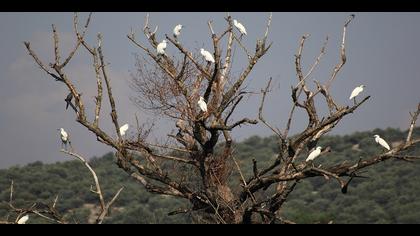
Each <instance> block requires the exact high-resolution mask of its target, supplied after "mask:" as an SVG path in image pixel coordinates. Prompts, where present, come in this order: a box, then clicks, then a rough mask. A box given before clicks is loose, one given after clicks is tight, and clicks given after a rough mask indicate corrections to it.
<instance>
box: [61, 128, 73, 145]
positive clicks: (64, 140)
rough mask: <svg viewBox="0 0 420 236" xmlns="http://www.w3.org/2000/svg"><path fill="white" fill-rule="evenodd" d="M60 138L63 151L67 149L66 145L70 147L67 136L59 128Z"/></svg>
mask: <svg viewBox="0 0 420 236" xmlns="http://www.w3.org/2000/svg"><path fill="white" fill-rule="evenodd" d="M59 130H60V138H61V148H63V145H64V147H65V149H67V143H69V144H70V145H71V142H70V137H69V134H68V133H67V132H66V131H65V130H64V129H63V128H60V129H59Z"/></svg>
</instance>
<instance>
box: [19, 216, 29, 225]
mask: <svg viewBox="0 0 420 236" xmlns="http://www.w3.org/2000/svg"><path fill="white" fill-rule="evenodd" d="M28 220H29V215H24V216H22V217H21V218H20V219H19V220H18V222H17V223H18V224H20V225H24V224H26V221H28Z"/></svg>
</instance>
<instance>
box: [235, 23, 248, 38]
mask: <svg viewBox="0 0 420 236" xmlns="http://www.w3.org/2000/svg"><path fill="white" fill-rule="evenodd" d="M233 24H234V25H235V27H236V28H237V29H238V30H239V32H241V34H245V35H246V29H245V26H243V25H242V24H241V23H240V22H238V21H237V20H233Z"/></svg>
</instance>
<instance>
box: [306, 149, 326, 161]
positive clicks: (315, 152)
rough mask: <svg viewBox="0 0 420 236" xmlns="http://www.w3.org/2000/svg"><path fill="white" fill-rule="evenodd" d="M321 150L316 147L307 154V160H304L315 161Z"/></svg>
mask: <svg viewBox="0 0 420 236" xmlns="http://www.w3.org/2000/svg"><path fill="white" fill-rule="evenodd" d="M321 149H322V147H316V149H315V150H313V151H312V152H311V153H310V154H309V156H308V158H306V162H308V161H313V160H315V158H317V157H318V156H319V155H320V154H321Z"/></svg>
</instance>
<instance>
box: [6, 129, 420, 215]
mask: <svg viewBox="0 0 420 236" xmlns="http://www.w3.org/2000/svg"><path fill="white" fill-rule="evenodd" d="M374 134H379V135H380V136H381V137H383V138H384V139H386V140H387V141H388V143H390V144H391V146H393V145H396V142H398V141H401V140H404V138H405V135H406V132H402V131H399V130H396V129H386V130H379V129H376V130H373V131H370V132H356V133H354V134H351V135H344V136H325V137H323V138H322V139H321V140H320V142H319V145H321V146H322V147H327V146H330V147H331V148H332V150H333V151H332V152H331V153H329V154H327V155H324V156H321V157H319V158H318V159H316V160H315V164H316V165H319V164H322V165H323V166H328V165H330V164H333V163H338V162H340V161H343V160H349V161H352V162H357V160H358V159H359V158H367V157H370V156H372V155H375V154H378V153H381V152H382V151H383V149H382V148H381V147H380V146H379V145H377V144H376V143H375V142H374V139H373V135H374ZM413 135H414V137H419V136H420V128H417V129H415V132H414V134H413ZM276 149H277V147H276V141H275V139H274V138H273V137H265V138H261V137H258V136H252V137H250V138H248V139H246V140H244V141H243V142H241V143H237V144H236V152H237V160H238V162H239V165H240V167H241V169H242V171H243V172H244V175H245V178H247V177H250V176H251V175H252V159H253V158H255V159H256V160H257V161H258V166H259V168H263V167H265V166H267V165H269V163H270V161H271V160H273V159H274V158H275V151H276ZM412 152H413V153H414V154H417V155H420V148H417V149H416V150H413V151H412ZM63 158H64V157H63ZM304 158H305V157H303V156H302V157H301V159H300V160H302V161H303V160H304ZM114 162H115V159H114V157H113V155H112V154H107V155H105V156H103V157H100V158H92V159H91V165H92V167H93V168H94V169H95V171H96V172H97V174H98V176H99V179H100V182H101V185H102V188H103V191H104V194H105V199H106V200H109V199H110V198H112V196H113V194H115V192H116V191H117V190H118V189H119V188H120V187H121V186H124V187H125V189H124V190H123V192H122V193H121V195H120V197H119V198H118V200H117V201H116V202H115V204H114V208H113V209H112V211H111V215H110V217H108V218H106V220H105V221H104V222H105V223H192V222H194V220H193V217H192V216H191V215H189V214H179V215H175V216H168V215H167V213H168V212H171V211H174V210H176V209H179V208H182V207H184V208H185V207H187V206H188V202H187V201H184V200H182V199H176V198H173V197H166V196H160V195H155V194H150V193H148V192H146V191H145V190H144V189H143V188H142V186H141V185H139V184H138V183H136V182H134V181H133V180H132V179H130V177H129V176H127V174H126V173H125V172H123V171H122V170H120V169H119V168H118V167H117V166H116V165H115V163H114ZM232 175H234V177H233V178H232V179H233V182H232V185H233V186H238V187H240V186H239V183H240V182H239V181H240V177H239V174H238V173H237V171H236V169H235V171H234V172H233V173H232ZM363 175H364V176H368V177H369V178H358V179H354V180H353V181H352V183H351V184H350V187H349V190H348V193H347V194H342V193H341V190H340V187H339V186H338V184H337V182H336V181H335V180H329V181H327V180H326V179H324V178H322V177H317V178H312V179H308V180H304V181H301V182H300V183H299V184H298V185H297V187H296V189H295V191H294V192H293V193H292V194H291V195H290V197H289V200H288V201H287V202H286V204H285V206H284V208H283V209H282V212H281V214H282V216H283V217H284V218H286V219H289V220H292V221H295V222H297V223H328V222H331V221H332V222H333V223H420V161H419V162H414V163H407V162H405V161H400V160H390V161H387V162H383V163H380V164H379V165H376V166H374V167H372V168H369V169H367V172H366V173H363ZM12 179H13V180H14V183H15V184H14V187H15V188H14V189H15V190H14V203H15V205H16V206H18V207H29V206H30V205H31V204H32V203H33V202H44V203H47V204H48V203H50V202H52V201H53V199H54V198H55V196H56V195H57V194H58V195H59V200H58V203H57V208H58V210H59V211H60V212H61V213H64V215H65V217H66V219H67V220H69V221H70V222H78V223H88V222H89V221H90V220H92V219H93V217H92V216H93V215H94V213H95V211H94V210H95V206H97V203H98V202H97V201H98V200H97V196H96V195H95V194H94V193H92V192H90V186H91V185H92V184H93V181H92V179H91V176H90V175H89V172H88V171H86V169H85V167H84V166H83V165H82V164H81V163H80V162H78V161H66V162H59V163H55V164H43V163H41V162H35V163H31V164H29V165H26V166H23V167H19V166H16V167H12V168H9V169H6V170H0V200H1V201H2V203H1V204H0V220H4V219H6V218H7V217H8V215H9V213H10V211H9V208H8V207H7V204H6V202H7V201H8V200H9V194H10V192H9V187H10V181H11V180H12ZM10 216H11V217H13V216H14V215H13V214H11V215H10ZM28 223H46V221H45V220H44V219H41V218H40V217H36V216H33V217H31V218H30V220H29V221H28Z"/></svg>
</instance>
